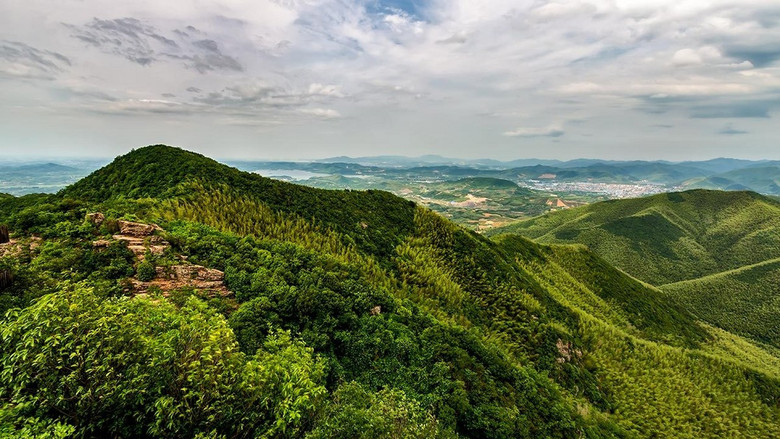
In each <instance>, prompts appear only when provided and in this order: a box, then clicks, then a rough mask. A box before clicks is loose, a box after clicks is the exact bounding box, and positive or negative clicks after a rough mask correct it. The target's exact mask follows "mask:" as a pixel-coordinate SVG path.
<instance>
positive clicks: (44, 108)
mask: <svg viewBox="0 0 780 439" xmlns="http://www.w3.org/2000/svg"><path fill="white" fill-rule="evenodd" d="M0 98H1V99H0V152H2V153H4V154H6V155H12V156H21V155H47V154H48V155H59V156H65V155H73V156H90V155H97V156H114V155H117V154H121V153H124V152H126V151H128V150H129V149H130V148H133V147H138V146H143V145H146V144H150V143H166V144H171V145H178V146H182V147H185V148H187V149H191V150H195V151H199V152H202V153H204V154H207V155H210V156H214V157H219V158H272V159H305V158H321V157H328V156H336V155H351V156H365V155H377V154H399V155H415V156H416V155H421V154H441V155H445V156H452V157H469V158H476V157H489V158H497V159H514V158H528V157H539V158H561V159H567V158H576V157H593V158H609V159H633V158H638V159H672V160H678V159H680V160H681V159H705V158H712V157H718V156H728V157H742V158H753V159H757V158H771V159H780V142H779V141H780V121H778V117H780V114H779V112H778V110H779V109H780V1H778V0H766V1H754V0H742V1H718V0H711V1H688V0H669V1H667V0H655V1H650V0H647V1H637V0H611V1H606V0H605V1H601V0H593V1H559V2H547V1H522V0H513V1H504V0H491V1H477V0H446V1H439V0H432V1H422V0H421V1H415V0H386V1H370V0H369V1H365V0H363V1H361V0H251V1H239V0H222V1H205V0H204V1H186V0H176V1H165V0H154V1H147V0H135V1H126V2H125V1H95V0H83V1H65V0H59V1H55V0H49V1H40V0H3V1H2V2H0Z"/></svg>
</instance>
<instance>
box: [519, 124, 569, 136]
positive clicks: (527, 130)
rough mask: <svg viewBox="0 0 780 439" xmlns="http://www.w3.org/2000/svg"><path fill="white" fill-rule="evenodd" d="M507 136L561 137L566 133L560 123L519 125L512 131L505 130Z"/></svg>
mask: <svg viewBox="0 0 780 439" xmlns="http://www.w3.org/2000/svg"><path fill="white" fill-rule="evenodd" d="M504 135H505V136H507V137H561V136H562V135H564V131H563V128H561V126H560V125H550V126H546V127H519V128H515V129H514V130H511V131H505V132H504Z"/></svg>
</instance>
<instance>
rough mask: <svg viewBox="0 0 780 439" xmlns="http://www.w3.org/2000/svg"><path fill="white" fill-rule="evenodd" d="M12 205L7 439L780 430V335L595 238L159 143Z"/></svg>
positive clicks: (1, 291) (6, 202)
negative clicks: (605, 250)
mask: <svg viewBox="0 0 780 439" xmlns="http://www.w3.org/2000/svg"><path fill="white" fill-rule="evenodd" d="M696 194H699V192H695V193H694V195H686V194H683V195H679V196H680V197H687V196H695V195H696ZM664 196H666V195H664ZM671 196H672V195H670V197H671ZM728 196H732V195H728ZM734 196H742V197H748V198H750V197H752V199H756V197H757V196H753V195H743V194H739V195H734ZM760 201H761V203H762V206H760V208H759V207H756V208H755V209H753V210H751V211H750V213H748V214H746V215H756V214H763V212H764V211H763V210H761V209H764V208H765V207H764V205H766V206H769V207H766V208H767V209H768V208H770V207H771V208H775V206H776V203H775V204H772V203H771V202H769V201H764V200H763V199H760ZM692 209H693V208H692ZM567 213H568V212H567ZM730 218H731V217H730ZM640 220H644V218H640ZM540 221H548V220H546V219H544V220H540ZM734 221H736V220H732V219H728V221H726V223H724V225H723V227H722V228H721V229H719V230H723V233H726V232H731V228H733V225H734V224H736V223H735V222H734ZM766 221H767V222H769V221H770V218H769V217H768V216H767V218H766ZM0 224H2V225H4V226H7V228H8V230H9V232H10V233H9V234H10V236H9V238H10V242H8V243H4V244H0V311H2V313H3V315H4V318H3V320H2V323H0V336H2V341H3V343H2V345H0V358H2V364H1V365H0V404H2V405H1V406H0V437H28V438H66V437H75V438H91V437H118V438H129V437H162V438H168V437H170V438H173V437H197V438H204V439H205V438H213V439H216V438H241V437H262V438H288V437H289V438H429V437H442V438H460V437H462V438H515V437H534V438H536V437H551V438H573V437H587V438H633V437H639V438H643V437H647V438H651V437H679V438H701V437H713V438H714V437H754V438H766V437H777V436H778V435H780V353H779V352H778V350H777V349H776V346H772V345H771V344H766V343H761V342H760V341H759V340H757V339H756V337H752V333H749V332H744V331H741V330H736V329H734V328H729V327H726V326H725V325H721V324H718V323H717V322H715V321H713V319H711V318H705V317H703V316H702V315H700V314H699V313H697V312H694V311H693V310H692V309H691V307H690V306H689V305H690V303H692V302H690V301H686V300H683V299H684V294H683V293H682V292H681V293H679V294H675V295H671V294H670V293H669V292H666V291H665V290H663V289H658V288H656V287H654V286H652V285H650V284H648V283H644V282H642V281H640V280H637V279H636V278H635V277H632V276H631V275H629V274H626V273H625V272H624V271H622V270H620V269H617V268H615V267H614V266H613V265H611V264H610V262H612V261H611V260H610V258H608V257H606V256H604V255H602V254H601V253H599V252H598V251H597V252H595V253H594V252H591V251H590V250H588V249H587V248H585V247H583V246H581V245H546V244H541V243H537V242H532V241H530V240H528V239H526V238H523V237H520V236H518V235H515V234H502V235H498V236H495V237H493V238H492V239H488V238H486V237H484V236H482V235H479V234H477V233H475V232H472V231H468V230H466V229H464V228H461V227H459V226H457V225H455V224H453V223H452V222H450V221H448V220H446V219H444V218H443V217H441V216H440V215H438V214H436V213H434V212H432V211H430V210H428V209H426V208H423V207H420V206H417V205H415V204H414V203H412V202H409V201H407V200H404V199H401V198H399V197H396V196H394V195H392V194H390V193H387V192H382V191H371V190H369V191H349V190H347V191H330V190H322V189H314V188H307V187H303V186H298V185H294V184H290V183H285V182H281V181H276V180H271V179H268V178H264V177H261V176H259V175H256V174H250V173H245V172H241V171H238V170H236V169H233V168H230V167H228V166H225V165H222V164H219V163H217V162H215V161H213V160H211V159H208V158H206V157H203V156H201V155H198V154H194V153H191V152H187V151H184V150H180V149H177V148H172V147H167V146H163V145H155V146H149V147H144V148H140V149H137V150H134V151H132V152H130V153H128V154H126V155H124V156H121V157H118V158H117V159H116V160H115V161H114V162H112V163H111V164H109V165H107V166H106V167H104V168H102V169H100V170H98V171H96V172H94V173H93V174H91V175H90V176H88V177H86V178H84V179H82V180H81V181H79V182H77V183H75V184H74V185H72V186H70V187H68V188H66V189H64V190H62V191H60V192H59V193H57V194H53V195H27V196H23V197H9V196H0ZM617 227H618V228H619V225H618V226H617ZM566 233H569V232H568V231H566ZM540 236H541V235H540ZM728 236H736V235H733V233H732V234H731V235H728ZM735 239H736V238H735ZM745 239H749V238H744V239H742V240H735V241H734V243H733V247H734V248H737V249H738V248H741V247H740V246H741V245H742V244H741V243H743V242H747V241H745ZM751 242H752V241H751ZM745 245H747V244H745ZM763 248H764V247H761V248H760V249H763ZM767 251H769V250H767ZM726 253H728V252H726ZM647 256H648V259H647V262H645V263H647V264H648V265H650V266H658V267H661V268H663V267H665V265H663V264H659V263H657V260H659V259H655V258H660V257H661V256H655V255H652V254H648V255H647ZM753 256H755V255H746V254H742V253H738V252H737V250H735V251H733V252H731V253H728V254H723V255H718V258H723V259H722V260H723V261H731V260H737V259H739V262H740V263H741V262H743V259H744V261H746V262H749V263H756V262H760V261H753V259H751V258H752V257H753ZM775 257H776V256H775ZM767 259H768V258H767ZM608 261H609V262H608ZM720 262H721V260H720V259H715V260H714V261H713V262H712V263H713V264H717V263H720ZM696 263H698V262H696ZM694 265H695V263H694V262H691V265H690V266H682V268H681V270H688V271H690V272H695V273H696V274H699V273H700V272H701V273H702V274H712V273H714V271H713V270H715V269H716V268H717V267H719V266H717V265H716V266H713V267H715V268H713V267H711V266H710V265H707V261H705V263H704V264H703V265H702V266H703V267H704V268H701V269H697V268H695V267H694ZM618 266H619V267H620V265H618ZM661 268H659V269H658V270H656V271H655V273H662V272H663V271H662V270H661ZM624 270H625V269H624ZM626 271H628V270H626ZM631 274H634V273H631ZM688 274H690V273H688V272H687V271H686V272H685V276H686V277H683V278H678V277H674V276H671V275H669V276H666V278H665V280H667V281H668V282H661V283H669V282H672V281H676V280H684V279H689V278H690V277H687V276H688ZM634 275H635V276H636V274H634ZM637 277H639V276H637ZM643 280H646V281H649V282H650V283H654V284H655V283H657V282H655V281H656V279H643ZM661 283H657V284H659V285H660V284H661ZM670 287H671V286H670ZM678 290H680V291H682V289H681V288H678ZM670 291H671V290H670ZM757 294H758V293H757ZM770 311H771V310H770ZM768 314H769V315H772V313H771V312H768ZM774 316H776V314H774ZM768 336H772V334H768Z"/></svg>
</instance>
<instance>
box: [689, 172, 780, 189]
mask: <svg viewBox="0 0 780 439" xmlns="http://www.w3.org/2000/svg"><path fill="white" fill-rule="evenodd" d="M682 186H684V187H691V188H703V189H720V190H745V189H748V190H752V191H756V192H760V193H762V194H771V195H780V167H778V166H768V165H767V166H752V167H749V168H744V169H735V170H732V171H728V172H724V173H722V174H717V175H713V176H709V177H699V178H693V179H690V180H686V181H684V182H683V183H682Z"/></svg>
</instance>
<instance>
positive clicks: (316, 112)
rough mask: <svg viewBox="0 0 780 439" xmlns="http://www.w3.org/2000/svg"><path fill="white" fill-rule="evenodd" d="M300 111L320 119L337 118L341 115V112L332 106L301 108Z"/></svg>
mask: <svg viewBox="0 0 780 439" xmlns="http://www.w3.org/2000/svg"><path fill="white" fill-rule="evenodd" d="M300 112H301V113H303V114H308V115H311V116H316V117H319V118H322V119H337V118H340V117H341V113H339V112H338V111H336V110H334V109H332V108H303V109H301V110H300Z"/></svg>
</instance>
